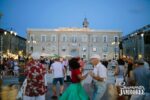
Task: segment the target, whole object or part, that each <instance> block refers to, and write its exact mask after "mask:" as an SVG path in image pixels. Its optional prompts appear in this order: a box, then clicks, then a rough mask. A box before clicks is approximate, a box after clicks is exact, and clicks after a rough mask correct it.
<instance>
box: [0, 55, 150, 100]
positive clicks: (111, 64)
mask: <svg viewBox="0 0 150 100" xmlns="http://www.w3.org/2000/svg"><path fill="white" fill-rule="evenodd" d="M90 64H91V65H92V66H93V68H92V69H91V70H90V71H88V72H87V73H84V69H85V66H86V63H85V62H84V60H83V59H82V58H80V57H73V58H70V59H64V58H61V57H57V58H55V59H50V60H49V59H45V58H43V57H40V56H37V55H31V58H30V59H28V60H27V61H26V62H25V64H24V66H23V67H22V66H19V64H18V62H17V61H16V60H13V59H8V60H7V61H4V62H1V64H0V65H1V67H0V68H1V73H2V75H14V76H19V77H20V78H19V79H20V82H21V84H20V85H22V87H23V100H45V95H46V93H47V91H49V90H48V88H47V87H48V85H49V84H48V82H47V81H48V80H47V78H46V75H47V73H52V74H53V81H52V91H53V93H52V97H50V99H59V100H149V98H150V67H149V64H148V63H147V62H146V61H144V60H143V59H140V60H133V59H131V58H125V57H123V58H120V59H118V60H115V59H112V60H109V61H106V60H103V61H101V58H100V56H99V55H97V54H95V55H92V56H91V57H90ZM110 72H112V73H113V77H114V78H115V80H114V82H112V83H108V80H109V78H108V77H109V76H108V73H110ZM68 73H70V74H68ZM68 75H69V77H70V82H71V83H70V85H69V86H68V87H67V88H66V89H64V81H65V77H67V78H68ZM88 76H90V77H91V78H92V81H91V85H90V86H91V90H92V91H93V92H92V96H90V95H89V94H87V91H86V90H85V89H84V86H83V84H82V81H83V80H85V79H86V78H87V77H88ZM23 82H24V83H23ZM58 83H59V85H60V86H59V87H60V90H59V93H57V90H56V86H57V85H58ZM124 85H125V86H143V87H144V89H145V90H144V92H145V93H144V95H122V96H120V95H119V93H120V89H121V88H122V86H124ZM58 94H59V96H58Z"/></svg>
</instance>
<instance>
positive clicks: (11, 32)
mask: <svg viewBox="0 0 150 100" xmlns="http://www.w3.org/2000/svg"><path fill="white" fill-rule="evenodd" d="M16 35H17V33H16V32H14V31H12V30H11V31H10V34H9V37H10V41H9V42H10V44H9V50H10V53H12V52H13V50H12V38H13V37H15V36H16Z"/></svg>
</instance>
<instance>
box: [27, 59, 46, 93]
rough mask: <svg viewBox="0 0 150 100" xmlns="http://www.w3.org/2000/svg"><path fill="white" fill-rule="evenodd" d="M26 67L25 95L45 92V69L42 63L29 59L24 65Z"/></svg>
mask: <svg viewBox="0 0 150 100" xmlns="http://www.w3.org/2000/svg"><path fill="white" fill-rule="evenodd" d="M26 68H27V73H26V74H27V86H26V90H25V95H27V96H39V95H43V94H45V93H46V86H45V84H44V76H45V74H46V69H45V68H44V66H43V65H42V64H40V63H39V62H36V61H31V62H29V63H28V64H27V65H26Z"/></svg>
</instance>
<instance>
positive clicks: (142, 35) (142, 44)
mask: <svg viewBox="0 0 150 100" xmlns="http://www.w3.org/2000/svg"><path fill="white" fill-rule="evenodd" d="M141 37H142V40H141V48H142V53H141V54H142V55H143V56H142V57H144V33H142V34H141Z"/></svg>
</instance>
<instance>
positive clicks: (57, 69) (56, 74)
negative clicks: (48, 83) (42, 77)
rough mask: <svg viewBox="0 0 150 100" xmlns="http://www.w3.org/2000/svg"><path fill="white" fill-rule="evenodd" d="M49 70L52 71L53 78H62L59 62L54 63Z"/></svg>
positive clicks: (61, 66) (61, 67)
mask: <svg viewBox="0 0 150 100" xmlns="http://www.w3.org/2000/svg"><path fill="white" fill-rule="evenodd" d="M51 69H52V70H53V74H54V78H60V77H64V74H63V70H64V66H63V65H62V64H61V62H58V61H56V62H54V63H53V64H52V66H51Z"/></svg>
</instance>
